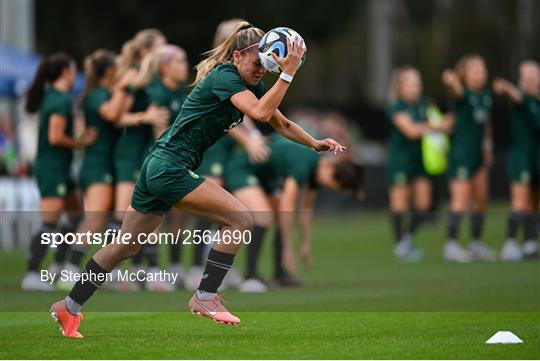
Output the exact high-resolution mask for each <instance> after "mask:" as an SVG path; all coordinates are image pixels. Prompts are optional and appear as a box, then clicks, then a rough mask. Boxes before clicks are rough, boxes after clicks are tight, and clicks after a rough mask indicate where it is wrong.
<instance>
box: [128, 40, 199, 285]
mask: <svg viewBox="0 0 540 361" xmlns="http://www.w3.org/2000/svg"><path fill="white" fill-rule="evenodd" d="M188 77H189V64H188V61H187V56H186V52H185V51H184V50H183V49H182V48H180V47H178V46H176V45H172V44H167V45H160V46H158V47H156V48H155V49H154V50H152V52H150V53H149V54H148V55H147V56H146V57H145V59H144V60H143V62H142V65H141V69H140V71H139V73H138V77H137V79H136V80H135V82H134V86H135V87H136V88H144V89H145V90H146V93H147V95H148V99H149V101H150V103H151V104H154V105H156V106H158V107H163V108H166V109H167V110H168V112H169V119H168V121H167V123H166V124H160V125H157V126H154V127H153V131H154V138H158V137H159V136H160V135H161V134H162V133H163V132H164V131H165V129H166V128H167V127H168V126H169V124H171V123H172V122H173V121H174V120H175V119H176V117H177V115H178V114H179V113H180V109H181V107H182V103H183V102H184V100H185V99H186V97H187V86H186V82H187V80H188ZM152 143H153V142H152ZM185 221H186V216H185V215H183V214H182V213H181V212H179V211H176V210H172V211H171V212H169V215H168V216H167V222H166V224H167V225H168V226H169V227H170V228H171V230H174V232H176V230H177V229H179V228H182V227H183V226H184V225H185V223H186V222H185ZM166 224H162V225H161V227H160V229H163V228H164V226H165V225H166ZM158 232H159V230H158ZM169 250H170V254H169V255H170V264H169V272H173V273H176V274H177V275H178V277H179V278H177V285H181V283H182V282H183V279H184V277H183V273H184V272H183V270H182V267H181V264H180V250H181V244H172V243H171V244H170V245H169ZM158 253H159V252H158V245H157V244H147V245H144V246H143V247H142V249H141V251H140V252H139V254H137V256H136V257H134V258H133V265H134V267H135V268H136V269H142V268H143V265H142V263H143V258H147V260H148V266H149V269H148V272H149V273H154V274H157V273H158V272H159V271H160V269H159V267H158ZM143 256H145V257H143ZM174 286H175V285H173V284H170V283H166V282H162V281H160V280H159V279H157V278H156V279H155V280H153V281H147V282H146V283H145V288H146V289H147V290H149V291H157V292H170V291H173V290H174V289H175V287H174Z"/></svg>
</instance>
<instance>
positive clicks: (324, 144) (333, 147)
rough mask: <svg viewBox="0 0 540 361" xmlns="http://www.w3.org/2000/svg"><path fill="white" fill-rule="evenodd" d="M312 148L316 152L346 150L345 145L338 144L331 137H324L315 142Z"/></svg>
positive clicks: (335, 152)
mask: <svg viewBox="0 0 540 361" xmlns="http://www.w3.org/2000/svg"><path fill="white" fill-rule="evenodd" d="M313 149H315V150H316V151H317V152H332V153H334V154H337V152H343V151H344V150H346V149H347V147H345V146H343V145H341V144H339V143H338V142H337V141H335V140H334V139H332V138H326V139H322V140H318V141H317V142H315V145H314V146H313Z"/></svg>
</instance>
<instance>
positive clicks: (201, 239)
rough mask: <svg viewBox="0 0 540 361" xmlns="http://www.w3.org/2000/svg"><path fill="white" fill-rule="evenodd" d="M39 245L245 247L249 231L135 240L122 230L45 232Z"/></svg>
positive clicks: (161, 234) (184, 232)
mask: <svg viewBox="0 0 540 361" xmlns="http://www.w3.org/2000/svg"><path fill="white" fill-rule="evenodd" d="M41 243H42V244H45V245H49V246H50V247H51V248H56V247H58V246H59V245H61V244H68V245H73V244H80V245H101V246H102V247H105V246H106V245H107V244H110V243H115V244H141V245H143V244H150V245H156V244H185V245H188V244H208V245H209V244H213V243H223V244H242V243H243V244H249V243H251V231H250V230H245V231H240V230H232V231H231V230H218V231H215V232H213V231H210V230H200V229H195V230H191V229H180V228H179V229H178V230H177V232H176V233H172V232H152V233H139V234H138V235H137V236H136V237H134V235H133V234H131V233H128V232H123V231H122V230H112V229H107V230H106V231H105V232H103V233H101V232H95V233H94V232H90V231H88V232H76V233H74V232H68V233H59V232H45V233H42V234H41Z"/></svg>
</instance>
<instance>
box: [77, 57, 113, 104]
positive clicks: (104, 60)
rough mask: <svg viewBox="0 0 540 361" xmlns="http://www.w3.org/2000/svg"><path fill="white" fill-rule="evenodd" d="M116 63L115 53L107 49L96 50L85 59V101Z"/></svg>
mask: <svg viewBox="0 0 540 361" xmlns="http://www.w3.org/2000/svg"><path fill="white" fill-rule="evenodd" d="M115 63H116V61H115V55H114V53H113V52H112V51H109V50H105V49H99V50H96V51H94V52H93V53H92V54H90V55H88V56H87V57H86V58H85V59H84V76H85V78H86V87H85V88H84V92H83V99H84V98H86V97H87V96H88V94H90V92H91V91H92V90H93V89H94V88H95V87H96V86H97V85H98V84H99V82H100V81H101V79H103V77H104V76H105V72H106V71H107V69H109V68H110V67H111V66H114V65H115Z"/></svg>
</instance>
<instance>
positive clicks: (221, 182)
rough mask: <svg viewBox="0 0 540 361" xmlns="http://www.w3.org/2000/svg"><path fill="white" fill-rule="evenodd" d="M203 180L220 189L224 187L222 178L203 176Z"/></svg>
mask: <svg viewBox="0 0 540 361" xmlns="http://www.w3.org/2000/svg"><path fill="white" fill-rule="evenodd" d="M204 178H205V179H206V180H208V181H210V182H213V183H215V184H217V185H218V186H220V187H223V186H224V185H225V182H224V181H223V178H220V177H214V176H204Z"/></svg>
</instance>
